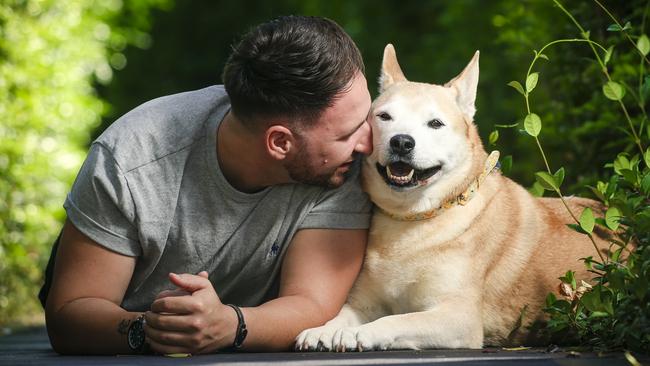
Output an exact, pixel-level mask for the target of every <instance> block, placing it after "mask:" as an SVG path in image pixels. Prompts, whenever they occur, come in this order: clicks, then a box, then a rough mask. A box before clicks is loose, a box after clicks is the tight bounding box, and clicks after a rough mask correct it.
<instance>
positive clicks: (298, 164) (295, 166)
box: [285, 149, 346, 188]
mask: <svg viewBox="0 0 650 366" xmlns="http://www.w3.org/2000/svg"><path fill="white" fill-rule="evenodd" d="M315 160H316V159H315V158H312V156H311V154H310V153H308V152H307V150H306V149H301V151H300V153H298V154H296V158H295V159H293V160H291V161H288V162H287V163H286V165H285V168H286V169H287V172H288V173H289V177H290V178H291V179H293V180H294V181H296V182H299V183H304V184H310V185H316V186H321V187H327V188H336V187H339V186H341V185H342V184H343V183H345V179H346V174H337V173H336V170H337V169H338V167H334V168H332V169H331V170H330V171H327V172H320V173H319V172H316V169H315V168H314V166H313V163H314V161H315Z"/></svg>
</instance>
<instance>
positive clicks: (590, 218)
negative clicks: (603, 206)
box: [580, 207, 596, 233]
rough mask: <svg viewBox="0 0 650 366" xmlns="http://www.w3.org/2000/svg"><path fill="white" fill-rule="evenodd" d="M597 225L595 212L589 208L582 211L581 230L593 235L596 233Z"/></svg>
mask: <svg viewBox="0 0 650 366" xmlns="http://www.w3.org/2000/svg"><path fill="white" fill-rule="evenodd" d="M595 223H596V222H595V220H594V212H593V211H592V210H591V208H589V207H587V208H585V209H584V210H583V211H582V215H580V228H582V230H584V231H586V232H588V233H591V232H592V231H594V224H595Z"/></svg>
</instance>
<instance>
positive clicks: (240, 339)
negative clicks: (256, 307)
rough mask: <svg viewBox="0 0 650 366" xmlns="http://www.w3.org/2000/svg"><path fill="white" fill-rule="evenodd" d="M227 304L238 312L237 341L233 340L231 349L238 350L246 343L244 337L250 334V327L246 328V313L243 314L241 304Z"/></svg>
mask: <svg viewBox="0 0 650 366" xmlns="http://www.w3.org/2000/svg"><path fill="white" fill-rule="evenodd" d="M226 305H227V306H230V307H231V308H233V310H235V313H237V334H235V341H234V342H232V347H230V349H231V350H233V351H237V350H239V349H240V348H241V345H242V343H244V339H246V336H247V335H248V329H246V322H245V321H244V314H242V312H241V310H240V309H239V306H237V305H232V304H226Z"/></svg>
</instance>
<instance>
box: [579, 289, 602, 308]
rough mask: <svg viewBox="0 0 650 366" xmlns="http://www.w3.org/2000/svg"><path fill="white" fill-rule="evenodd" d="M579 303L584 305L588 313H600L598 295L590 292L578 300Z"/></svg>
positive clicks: (600, 305)
mask: <svg viewBox="0 0 650 366" xmlns="http://www.w3.org/2000/svg"><path fill="white" fill-rule="evenodd" d="M580 302H581V303H582V305H584V306H585V307H586V308H587V309H588V310H589V311H592V312H593V311H600V310H601V309H602V304H601V302H600V293H598V292H596V291H594V290H591V291H589V292H587V293H585V294H584V295H582V297H581V298H580Z"/></svg>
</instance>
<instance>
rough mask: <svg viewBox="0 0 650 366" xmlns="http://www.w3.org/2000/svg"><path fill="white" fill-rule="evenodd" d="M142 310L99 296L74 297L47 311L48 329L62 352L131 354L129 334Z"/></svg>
mask: <svg viewBox="0 0 650 366" xmlns="http://www.w3.org/2000/svg"><path fill="white" fill-rule="evenodd" d="M138 315H139V313H131V312H128V311H126V310H124V309H122V308H121V307H119V306H117V305H115V304H114V303H112V302H110V301H108V300H105V299H99V298H82V299H76V300H73V301H71V302H69V303H67V304H65V305H64V306H62V307H61V308H60V309H58V310H57V311H54V310H51V311H49V312H48V313H47V316H46V319H47V330H48V334H49V336H50V341H51V343H52V347H53V348H54V350H55V351H56V352H58V353H61V354H127V353H133V351H131V349H130V348H129V347H128V344H127V340H126V334H127V331H128V327H129V325H130V324H131V322H132V321H133V320H134V319H135V318H136V317H137V316H138Z"/></svg>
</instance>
